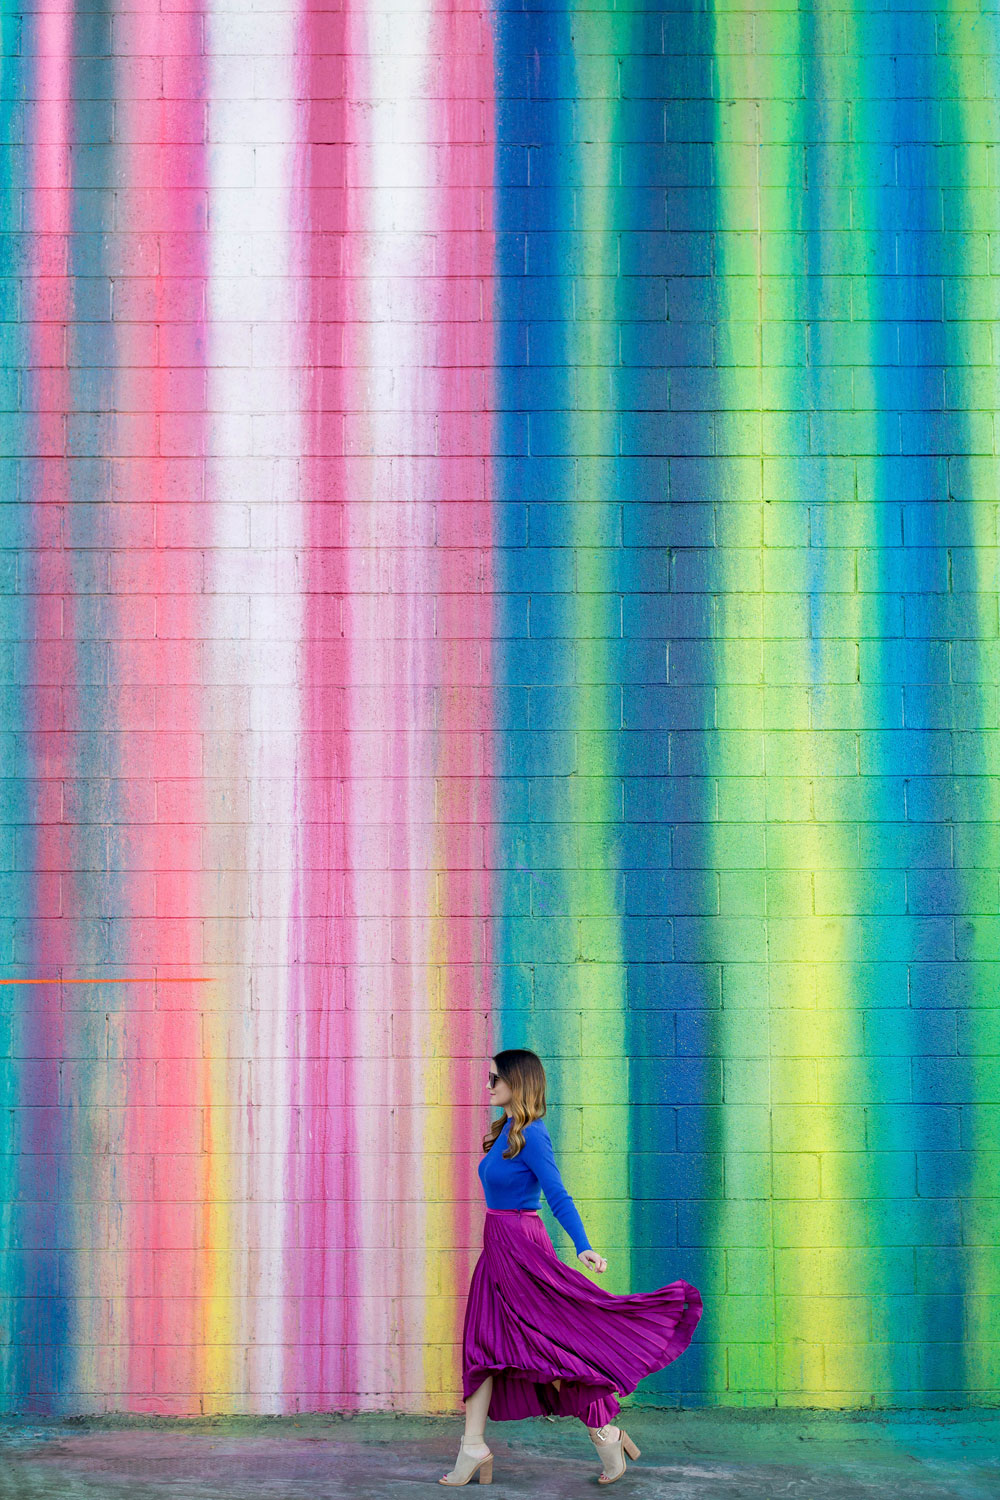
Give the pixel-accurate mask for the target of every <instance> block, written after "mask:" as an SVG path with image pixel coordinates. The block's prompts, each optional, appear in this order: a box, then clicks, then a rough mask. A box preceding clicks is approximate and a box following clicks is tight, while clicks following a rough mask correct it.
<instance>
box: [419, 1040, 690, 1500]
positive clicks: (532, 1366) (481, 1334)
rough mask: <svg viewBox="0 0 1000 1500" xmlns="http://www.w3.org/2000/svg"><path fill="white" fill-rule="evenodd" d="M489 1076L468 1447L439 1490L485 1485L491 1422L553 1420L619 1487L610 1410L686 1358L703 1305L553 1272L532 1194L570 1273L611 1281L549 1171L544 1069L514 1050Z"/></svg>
mask: <svg viewBox="0 0 1000 1500" xmlns="http://www.w3.org/2000/svg"><path fill="white" fill-rule="evenodd" d="M490 1067H491V1071H490V1075H489V1089H490V1103H491V1104H492V1105H500V1106H502V1107H503V1110H504V1115H503V1117H502V1118H500V1119H498V1120H495V1121H494V1122H493V1125H492V1126H491V1128H490V1130H489V1131H488V1132H487V1135H486V1137H485V1139H484V1141H483V1152H484V1156H483V1159H482V1161H481V1162H480V1164H479V1176H480V1179H481V1181H482V1184H483V1188H484V1191H485V1195H486V1222H485V1225H484V1229H483V1252H482V1254H481V1255H480V1257H479V1260H478V1261H477V1262H476V1266H475V1269H474V1270H473V1273H472V1281H471V1284H470V1286H469V1298H468V1302H467V1304H466V1309H465V1329H464V1333H463V1339H462V1398H463V1400H464V1402H465V1435H464V1437H463V1438H462V1446H461V1448H460V1449H459V1454H458V1462H457V1463H456V1465H455V1467H454V1468H453V1469H452V1470H451V1472H450V1473H448V1474H445V1475H444V1477H443V1478H442V1479H441V1480H440V1481H439V1482H440V1483H441V1484H454V1485H457V1484H468V1482H469V1480H470V1479H472V1478H474V1477H478V1479H479V1482H480V1484H489V1483H490V1482H491V1480H492V1478H493V1455H492V1453H491V1452H490V1450H489V1448H488V1447H487V1445H486V1419H487V1417H488V1416H489V1417H492V1418H493V1420H494V1421H496V1422H512V1421H514V1420H516V1419H517V1418H518V1417H531V1416H542V1415H549V1414H557V1415H560V1416H574V1417H579V1418H580V1421H581V1422H583V1423H584V1425H585V1426H586V1428H587V1430H588V1432H589V1433H590V1436H591V1438H592V1440H593V1442H594V1446H595V1447H596V1449H597V1451H598V1453H599V1454H600V1458H601V1468H602V1473H601V1474H600V1475H599V1477H598V1483H600V1484H611V1483H612V1482H613V1481H614V1480H616V1479H620V1478H621V1476H622V1475H623V1474H624V1473H625V1454H626V1453H627V1454H628V1455H629V1457H630V1458H633V1459H635V1458H638V1457H639V1449H638V1448H637V1447H636V1446H635V1444H634V1443H633V1442H632V1440H631V1438H630V1437H629V1436H628V1433H626V1432H624V1431H623V1430H622V1429H621V1428H619V1427H615V1426H613V1425H612V1422H611V1419H612V1417H613V1416H614V1415H615V1413H616V1412H617V1411H618V1410H619V1404H618V1401H617V1399H616V1396H619V1395H626V1394H630V1393H631V1392H632V1391H634V1390H635V1388H636V1386H637V1385H638V1383H639V1381H640V1380H641V1379H642V1378H643V1376H645V1375H649V1374H651V1373H652V1372H653V1371H654V1370H662V1369H663V1368H664V1366H665V1365H669V1364H670V1363H671V1362H672V1361H673V1360H675V1359H676V1358H677V1356H678V1355H679V1354H683V1352H684V1350H685V1349H686V1348H687V1346H688V1344H689V1343H690V1342H691V1335H692V1334H693V1333H694V1330H695V1325H696V1324H697V1322H698V1319H699V1318H700V1317H701V1297H700V1295H699V1294H698V1292H697V1291H696V1290H695V1288H694V1287H693V1286H689V1285H688V1283H687V1282H686V1281H674V1282H671V1284H670V1285H669V1286H665V1287H661V1288H660V1289H659V1291H655V1292H635V1293H631V1294H629V1295H626V1296H617V1295H615V1293H613V1292H606V1291H604V1289H603V1288H602V1287H599V1286H595V1284H594V1283H593V1282H592V1281H589V1280H588V1279H587V1277H586V1276H584V1275H583V1274H582V1273H581V1272H580V1271H576V1270H574V1269H573V1268H572V1267H571V1266H567V1265H564V1264H563V1262H562V1261H561V1260H559V1259H558V1257H557V1256H556V1253H555V1250H554V1249H553V1246H552V1241H551V1240H550V1239H549V1236H548V1234H547V1233H546V1231H545V1226H544V1224H543V1223H542V1220H541V1218H540V1216H539V1214H538V1206H539V1203H540V1201H541V1200H540V1194H541V1193H542V1192H544V1194H545V1198H546V1201H547V1202H548V1205H549V1207H550V1208H551V1209H552V1212H553V1213H554V1214H555V1216H556V1218H557V1219H558V1221H559V1223H560V1224H561V1225H562V1227H563V1228H564V1229H565V1231H566V1233H567V1234H568V1235H569V1237H570V1239H571V1240H572V1241H573V1244H574V1246H575V1248H576V1253H577V1259H578V1260H580V1261H582V1262H583V1264H584V1265H586V1266H589V1267H590V1268H591V1269H592V1270H594V1271H596V1272H598V1273H600V1272H603V1271H606V1270H607V1267H608V1263H607V1261H606V1260H605V1258H604V1256H603V1255H600V1254H598V1252H597V1251H596V1250H594V1249H593V1248H592V1247H591V1245H590V1241H589V1240H588V1239H587V1232H586V1230H585V1229H584V1227H583V1222H582V1220H581V1218H580V1215H579V1214H578V1213H577V1210H576V1207H575V1205H574V1203H573V1200H572V1198H571V1197H570V1195H569V1193H568V1192H567V1191H566V1189H565V1187H564V1186H563V1182H562V1178H561V1177H560V1175H559V1168H558V1167H557V1166H556V1162H555V1156H554V1154H553V1151H552V1141H551V1138H550V1136H549V1132H548V1128H547V1126H546V1124H545V1122H544V1120H543V1119H542V1116H543V1115H544V1114H545V1069H544V1068H543V1067H542V1064H541V1062H540V1060H539V1059H538V1058H537V1057H536V1055H535V1054H534V1052H526V1051H523V1050H521V1049H516V1050H513V1051H509V1052H498V1053H497V1055H496V1057H495V1058H492V1059H491V1064H490Z"/></svg>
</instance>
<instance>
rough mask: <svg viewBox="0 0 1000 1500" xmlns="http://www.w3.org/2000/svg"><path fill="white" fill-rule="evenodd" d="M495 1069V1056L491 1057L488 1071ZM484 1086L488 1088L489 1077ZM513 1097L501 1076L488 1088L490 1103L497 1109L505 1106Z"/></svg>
mask: <svg viewBox="0 0 1000 1500" xmlns="http://www.w3.org/2000/svg"><path fill="white" fill-rule="evenodd" d="M496 1070H497V1064H496V1058H495V1057H491V1058H490V1067H489V1071H490V1072H491V1073H495V1072H496ZM486 1086H487V1088H489V1079H487V1080H486ZM513 1097H514V1096H513V1094H512V1093H511V1091H510V1089H509V1088H508V1087H507V1085H506V1084H505V1083H504V1081H503V1079H502V1078H498V1079H497V1081H496V1083H495V1084H494V1086H493V1087H492V1088H491V1089H490V1104H493V1105H496V1106H497V1108H498V1109H503V1108H505V1107H506V1106H507V1105H508V1104H509V1103H510V1101H511V1099H513Z"/></svg>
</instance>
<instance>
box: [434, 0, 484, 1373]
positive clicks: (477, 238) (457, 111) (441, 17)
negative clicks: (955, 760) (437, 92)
mask: <svg viewBox="0 0 1000 1500" xmlns="http://www.w3.org/2000/svg"><path fill="white" fill-rule="evenodd" d="M490 23H491V13H490V11H489V10H487V9H485V8H483V9H479V10H457V9H455V8H453V7H452V6H451V5H448V4H441V5H439V8H438V10H437V12H436V15H435V44H434V51H435V52H436V53H439V54H440V55H441V57H442V59H443V66H444V70H445V71H444V78H443V84H442V94H443V97H444V98H445V99H446V100H447V112H446V115H445V119H444V127H445V130H444V136H443V139H444V140H445V141H446V142H448V143H449V144H448V145H447V146H446V147H445V148H444V155H445V161H444V164H443V173H444V180H445V181H446V182H448V183H451V184H454V191H452V192H451V193H449V194H448V195H447V196H446V198H445V205H446V207H447V208H448V210H450V212H449V213H448V215H447V217H446V218H445V222H444V226H443V228H444V231H445V232H444V233H443V234H441V235H440V237H439V243H440V245H441V251H440V252H439V256H438V261H437V265H438V267H439V269H440V273H441V274H442V275H443V276H444V277H446V278H447V284H448V285H449V287H453V288H455V289H456V290H459V289H460V296H459V298H458V299H456V300H457V301H458V303H459V305H458V306H455V305H453V306H452V307H451V308H450V315H449V314H446V315H445V319H444V321H443V322H442V324H441V328H440V336H441V341H442V349H441V358H440V368H441V372H442V374H443V375H446V376H448V377H449V378H448V380H447V381H446V382H445V381H442V387H443V388H442V391H441V397H442V399H441V408H440V409H441V417H440V419H439V428H438V451H439V454H440V455H441V457H440V468H441V483H440V487H439V494H440V495H441V496H442V497H443V498H442V500H441V501H440V503H439V505H438V507H437V522H436V526H435V538H436V543H437V547H438V550H439V555H440V557H441V563H440V565H439V582H438V622H437V623H438V636H439V649H440V681H441V684H442V688H443V691H442V693H441V705H440V735H441V741H440V755H439V766H438V786H439V811H438V816H439V820H440V821H439V840H440V851H441V852H440V856H439V861H438V863H439V869H440V871H441V903H442V914H443V921H444V924H445V929H446V934H447V939H446V940H447V960H446V962H447V968H446V971H445V973H446V980H447V992H446V994H445V995H443V996H442V999H441V1003H442V1005H443V1006H444V1007H445V1009H446V1012H447V1014H448V1031H449V1036H450V1038H451V1055H450V1058H449V1059H448V1063H449V1066H448V1068H447V1069H446V1073H445V1077H444V1087H445V1089H446V1090H447V1096H448V1097H450V1098H451V1099H452V1100H454V1101H455V1104H456V1106H466V1107H460V1108H458V1109H457V1110H456V1115H457V1119H456V1128H455V1130H454V1132H453V1141H452V1152H453V1160H454V1161H455V1162H456V1180H455V1182H454V1183H453V1185H452V1201H453V1202H454V1203H455V1205H456V1211H455V1215H454V1220H453V1224H452V1243H453V1244H454V1245H455V1247H456V1248H457V1250H458V1254H457V1255H456V1257H455V1275H454V1282H453V1284H452V1286H451V1288H450V1289H451V1291H452V1293H453V1294H454V1296H455V1300H454V1303H453V1309H454V1311H453V1325H452V1343H453V1347H454V1348H456V1349H457V1348H458V1347H459V1346H460V1342H461V1333H462V1317H463V1305H462V1298H461V1296H460V1295H459V1294H460V1293H461V1291H462V1290H463V1289H464V1288H465V1287H466V1286H467V1285H468V1278H469V1276H470V1275H471V1272H472V1268H473V1264H474V1262H475V1259H476V1257H477V1255H478V1253H479V1245H478V1241H479V1239H480V1236H479V1233H478V1226H479V1224H480V1222H481V1198H482V1191H481V1187H480V1183H479V1179H478V1175H477V1171H476V1168H477V1165H478V1157H477V1152H476V1150H475V1147H476V1146H477V1145H478V1140H476V1139H475V1137H476V1136H478V1134H479V1131H478V1127H475V1126H474V1128H473V1130H472V1135H473V1137H474V1138H473V1139H472V1140H470V1139H469V1124H470V1123H472V1122H473V1121H474V1119H475V1114H476V1109H477V1107H478V1108H479V1109H481V1110H482V1112H483V1119H482V1125H483V1129H485V1125H486V1120H487V1111H486V1108H485V1096H484V1094H483V1091H482V1077H483V1075H484V1073H485V1061H486V1058H487V1057H488V1055H489V1053H490V1049H491V1047H492V1045H493V1043H492V1035H491V1032H492V1006H491V992H492V979H491V955H490V934H491V928H490V921H489V912H490V909H491V906H490V899H489V898H490V875H489V872H490V870H491V868H492V864H493V860H492V851H491V848H490V846H489V837H490V834H489V830H490V828H491V826H492V808H491V794H492V786H493V781H492V778H493V760H492V747H493V711H492V698H491V688H492V683H493V662H492V650H491V642H492V638H493V611H492V600H493V567H492V542H493V527H492V504H491V494H490V477H491V476H490V465H489V458H488V455H489V454H490V453H491V452H492V450H493V443H492V436H493V434H492V421H491V411H490V396H491V391H490V388H489V384H488V382H489V379H490V374H491V372H492V369H493V363H494V330H493V318H492V309H493V288H492V275H493V264H494V234H493V218H492V211H493V191H492V186H493V162H494V139H495V136H494V100H493V89H494V67H493V48H492V28H491V24H490ZM468 288H474V289H475V296H471V295H468V294H466V295H461V293H467V289H468ZM462 308H472V309H473V310H474V311H473V313H472V315H471V316H469V317H468V318H467V320H466V321H464V322H463V321H462V320H461V309H462ZM477 314H478V316H477ZM473 559H474V560H475V563H476V565H477V571H478V585H479V589H478V594H477V596H476V597H475V598H474V599H470V597H469V563H470V561H472V560H473ZM470 648H471V649H470ZM468 740H472V741H474V742H475V745H476V752H475V753H476V758H477V760H478V762H479V763H478V765H477V767H476V771H475V774H473V775H462V774H461V773H456V771H454V770H453V769H452V766H453V763H454V760H455V756H454V748H455V747H456V746H458V745H460V744H462V743H463V742H465V741H468ZM475 1058H482V1059H483V1068H482V1069H479V1068H476V1067H474V1066H473V1067H471V1068H470V1059H475ZM470 1084H471V1088H472V1093H471V1097H470V1093H469V1090H470ZM469 1105H471V1106H472V1108H471V1109H470V1108H468V1107H467V1106H469ZM459 1121H461V1122H462V1124H459ZM459 1376H460V1370H459V1369H458V1368H457V1365H456V1367H455V1368H454V1369H453V1371H452V1378H453V1382H454V1386H455V1388H457V1387H458V1386H459V1385H460V1380H459Z"/></svg>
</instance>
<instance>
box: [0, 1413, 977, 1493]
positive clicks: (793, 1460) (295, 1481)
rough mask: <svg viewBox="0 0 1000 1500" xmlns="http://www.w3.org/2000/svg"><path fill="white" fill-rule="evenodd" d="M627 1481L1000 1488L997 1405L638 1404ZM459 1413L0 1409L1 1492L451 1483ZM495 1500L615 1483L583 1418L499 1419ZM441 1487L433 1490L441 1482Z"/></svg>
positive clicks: (623, 1487) (704, 1487)
mask: <svg viewBox="0 0 1000 1500" xmlns="http://www.w3.org/2000/svg"><path fill="white" fill-rule="evenodd" d="M623 1417H624V1420H625V1425H626V1427H627V1429H628V1431H629V1432H630V1433H631V1434H632V1436H633V1437H634V1438H635V1440H636V1442H637V1443H638V1444H639V1446H640V1448H641V1449H642V1457H641V1459H639V1461H638V1462H637V1463H636V1464H634V1465H630V1466H629V1471H628V1474H627V1476H626V1477H625V1478H624V1479H623V1480H621V1481H620V1482H619V1486H618V1488H617V1489H616V1490H615V1494H616V1495H620V1496H622V1497H623V1500H624V1497H626V1496H628V1495H633V1494H635V1495H638V1494H641V1495H643V1496H649V1497H661V1496H662V1497H669V1500H997V1497H998V1496H1000V1411H974V1412H920V1413H916V1412H892V1413H887V1412H882V1413H877V1414H874V1413H864V1414H861V1413H834V1412H789V1411H772V1412H747V1411H714V1410H698V1411H657V1410H652V1409H650V1408H632V1409H631V1410H628V1411H625V1412H623ZM459 1430H460V1429H459V1424H458V1421H457V1419H456V1418H442V1417H427V1418H421V1417H402V1416H392V1415H381V1414H379V1415H365V1416H356V1417H340V1416H331V1417H322V1416H306V1417H299V1418H294V1417H282V1418H252V1417H246V1418H243V1417H239V1418H232V1417H229V1418H220V1419H216V1420H202V1421H192V1422H167V1421H139V1420H137V1419H133V1418H107V1419H96V1418H95V1419H86V1420H77V1421H50V1422H38V1421H31V1422H25V1421H18V1420H15V1419H7V1420H2V1421H0V1500H166V1497H167V1496H169V1497H170V1500H340V1497H342V1496H343V1497H346V1496H350V1497H352V1500H381V1497H389V1496H391V1497H393V1500H399V1497H401V1496H403V1495H408V1494H414V1493H420V1494H426V1495H430V1494H437V1495H440V1494H442V1493H443V1490H442V1489H441V1488H439V1487H438V1485H437V1483H436V1481H437V1479H438V1476H439V1475H440V1474H442V1473H444V1471H445V1470H446V1469H449V1468H450V1467H451V1465H452V1463H453V1461H454V1457H455V1453H456V1451H457V1446H458V1438H459ZM488 1440H489V1442H490V1445H491V1447H492V1448H493V1451H494V1453H495V1454H496V1462H495V1466H494V1481H493V1488H492V1491H491V1494H492V1496H493V1497H494V1500H505V1497H508V1496H509V1497H511V1500H514V1497H520V1496H525V1497H531V1500H543V1497H544V1500H563V1497H567V1500H568V1497H570V1496H575V1495H586V1494H595V1495H596V1494H598V1493H604V1492H605V1487H604V1486H601V1487H600V1489H599V1488H598V1485H597V1482H596V1476H597V1474H598V1473H599V1472H600V1466H599V1463H598V1461H597V1459H596V1457H595V1456H594V1454H593V1449H592V1447H591V1444H590V1440H589V1439H588V1438H587V1436H586V1433H585V1432H584V1430H583V1428H582V1426H581V1425H580V1424H579V1423H578V1422H575V1421H570V1420H569V1419H560V1420H559V1421H556V1422H548V1421H545V1420H543V1419H536V1420H529V1421H525V1422H518V1423H509V1424H502V1425H499V1424H493V1425H492V1426H491V1429H490V1432H489V1434H488ZM432 1487H433V1488H432Z"/></svg>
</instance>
